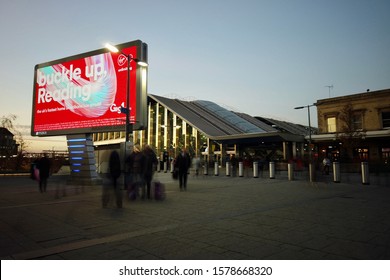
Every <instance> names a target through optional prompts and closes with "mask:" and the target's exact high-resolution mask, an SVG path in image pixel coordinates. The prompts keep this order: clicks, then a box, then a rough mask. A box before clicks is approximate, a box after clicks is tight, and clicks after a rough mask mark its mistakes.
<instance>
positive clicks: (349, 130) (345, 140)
mask: <svg viewBox="0 0 390 280" xmlns="http://www.w3.org/2000/svg"><path fill="white" fill-rule="evenodd" d="M362 114H363V113H362V112H357V111H356V110H354V109H353V107H352V105H351V104H350V103H349V104H347V105H345V106H344V107H343V108H342V109H341V111H340V115H339V121H340V130H339V132H338V133H337V138H338V139H339V140H340V142H341V143H342V146H343V149H344V152H343V154H342V157H343V158H344V160H347V161H348V160H351V159H352V158H353V150H354V149H355V148H357V147H360V146H361V144H362V142H363V139H364V138H365V135H366V133H365V131H364V130H363V124H362V121H363V116H362Z"/></svg>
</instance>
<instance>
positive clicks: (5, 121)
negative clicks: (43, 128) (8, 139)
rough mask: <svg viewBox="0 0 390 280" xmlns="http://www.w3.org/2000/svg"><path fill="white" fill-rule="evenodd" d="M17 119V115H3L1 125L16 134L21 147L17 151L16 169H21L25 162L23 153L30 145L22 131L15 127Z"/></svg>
mask: <svg viewBox="0 0 390 280" xmlns="http://www.w3.org/2000/svg"><path fill="white" fill-rule="evenodd" d="M16 120H17V116H16V115H14V114H8V115H6V116H1V118H0V124H1V127H4V128H7V129H8V130H9V131H11V132H12V133H13V134H14V136H15V141H16V143H17V145H18V147H19V148H18V152H17V157H16V162H15V168H16V170H19V169H20V167H21V166H22V164H23V153H24V152H25V151H26V148H27V147H28V143H27V142H26V141H25V139H24V138H23V134H22V132H20V131H19V130H17V129H16V128H15V124H14V123H15V121H16Z"/></svg>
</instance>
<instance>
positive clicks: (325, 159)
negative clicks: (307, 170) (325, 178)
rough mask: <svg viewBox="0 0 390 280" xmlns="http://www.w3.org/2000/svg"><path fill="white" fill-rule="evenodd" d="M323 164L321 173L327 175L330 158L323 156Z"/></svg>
mask: <svg viewBox="0 0 390 280" xmlns="http://www.w3.org/2000/svg"><path fill="white" fill-rule="evenodd" d="M322 165H323V171H322V174H325V175H329V168H330V159H329V158H328V157H325V158H324V160H323V161H322Z"/></svg>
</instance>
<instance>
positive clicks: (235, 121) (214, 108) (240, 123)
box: [194, 100, 265, 133]
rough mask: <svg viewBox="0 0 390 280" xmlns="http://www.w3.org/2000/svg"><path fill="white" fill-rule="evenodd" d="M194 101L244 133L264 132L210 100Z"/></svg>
mask: <svg viewBox="0 0 390 280" xmlns="http://www.w3.org/2000/svg"><path fill="white" fill-rule="evenodd" d="M194 103H197V104H198V105H199V106H201V107H203V108H204V109H206V110H208V111H209V112H213V113H214V114H215V115H216V116H217V117H219V118H221V119H222V120H224V121H225V122H227V123H229V124H230V125H232V126H234V127H237V128H238V129H240V130H241V131H242V132H244V133H261V132H265V130H263V129H261V128H259V127H257V126H255V125H254V124H252V123H250V122H248V121H247V120H245V119H243V118H241V117H239V116H238V115H236V114H235V113H233V112H231V111H229V110H227V109H225V108H223V107H221V106H219V105H217V104H215V103H213V102H210V101H205V100H197V101H194Z"/></svg>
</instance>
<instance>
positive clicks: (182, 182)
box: [175, 147, 191, 191]
mask: <svg viewBox="0 0 390 280" xmlns="http://www.w3.org/2000/svg"><path fill="white" fill-rule="evenodd" d="M190 166H191V159H190V155H189V154H188V153H187V150H186V148H185V147H183V149H182V151H181V153H180V154H179V155H178V156H177V157H176V161H175V168H177V170H178V172H179V187H180V191H182V190H183V189H184V190H185V191H186V190H187V177H188V169H189V168H190Z"/></svg>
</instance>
